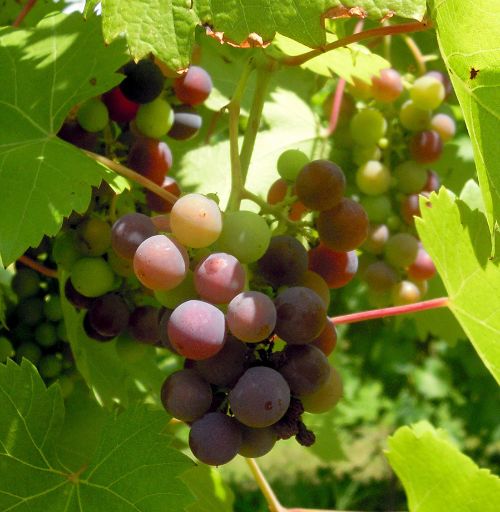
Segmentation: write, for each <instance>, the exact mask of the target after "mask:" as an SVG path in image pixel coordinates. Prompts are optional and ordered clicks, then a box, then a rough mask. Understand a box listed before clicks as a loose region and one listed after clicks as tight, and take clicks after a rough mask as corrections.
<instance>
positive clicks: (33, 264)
mask: <svg viewBox="0 0 500 512" xmlns="http://www.w3.org/2000/svg"><path fill="white" fill-rule="evenodd" d="M18 261H20V262H21V263H22V264H23V265H26V266H27V267H29V268H31V269H33V270H36V271H37V272H39V273H40V274H43V275H44V276H47V277H53V278H54V279H57V278H58V277H59V274H58V273H57V270H54V269H52V268H47V267H45V266H43V265H42V264H41V263H38V261H35V260H32V259H31V258H30V257H29V256H26V255H25V254H23V255H22V256H19V258H18Z"/></svg>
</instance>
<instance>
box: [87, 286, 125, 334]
mask: <svg viewBox="0 0 500 512" xmlns="http://www.w3.org/2000/svg"><path fill="white" fill-rule="evenodd" d="M87 317H88V322H89V325H90V327H92V329H93V330H94V331H97V332H98V333H99V334H100V335H101V336H111V337H115V336H118V335H119V334H120V333H122V332H123V331H124V330H125V329H126V328H127V325H128V321H129V318H130V311H129V309H128V306H127V303H126V302H125V300H124V299H123V297H121V296H120V295H118V294H117V293H107V294H105V295H102V296H101V297H98V298H96V299H95V300H94V301H93V302H92V305H91V306H90V308H89V311H88V314H87Z"/></svg>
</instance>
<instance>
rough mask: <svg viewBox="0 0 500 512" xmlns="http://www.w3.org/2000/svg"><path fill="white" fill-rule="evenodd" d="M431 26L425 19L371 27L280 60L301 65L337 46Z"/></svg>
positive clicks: (287, 64)
mask: <svg viewBox="0 0 500 512" xmlns="http://www.w3.org/2000/svg"><path fill="white" fill-rule="evenodd" d="M431 26H432V24H431V22H430V21H428V20H424V21H417V22H412V23H401V24H400V25H388V26H383V27H377V28H371V29H368V30H363V31H362V32H358V33H357V34H352V35H350V36H346V37H343V38H342V39H338V40H337V41H333V42H332V43H329V44H327V45H325V46H323V47H321V48H316V49H315V50H311V51H309V52H306V53H302V54H300V55H294V56H289V57H285V58H283V59H280V60H279V62H280V63H281V64H285V65H286V66H300V65H301V64H304V62H307V61H308V60H311V59H314V57H318V56H319V55H322V54H323V53H326V52H329V51H331V50H335V49H337V48H341V47H342V46H347V45H349V44H352V43H357V42H359V41H363V40H365V39H371V38H372V37H379V36H388V35H392V34H410V33H412V32H422V31H424V30H428V29H429V28H431Z"/></svg>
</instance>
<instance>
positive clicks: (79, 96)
mask: <svg viewBox="0 0 500 512" xmlns="http://www.w3.org/2000/svg"><path fill="white" fill-rule="evenodd" d="M126 59H127V57H126V56H125V55H124V51H123V44H122V43H120V42H117V43H116V44H113V45H111V46H109V47H105V46H104V45H103V43H102V38H101V36H100V24H99V20H98V18H89V19H88V20H87V22H85V21H84V19H83V17H82V16H81V15H80V14H78V13H75V14H73V15H71V16H66V15H63V14H59V15H51V16H49V17H47V18H45V19H44V20H42V22H40V24H39V25H38V26H37V27H36V28H35V29H33V30H15V29H11V28H3V29H0V188H1V189H2V190H3V191H4V192H3V196H2V201H1V203H0V254H1V257H2V260H3V263H4V265H8V264H10V263H11V262H12V261H14V260H15V259H16V258H17V257H18V256H20V255H21V254H22V253H23V252H24V251H25V250H26V249H27V248H28V247H29V246H37V245H38V243H39V242H40V240H41V238H42V236H43V235H44V234H48V235H55V234H56V233H57V231H58V230H59V228H60V227H61V224H62V221H63V218H64V217H65V216H67V215H69V214H70V213H71V211H72V210H76V211H78V212H84V211H85V209H86V208H87V206H88V203H89V201H90V195H91V186H92V185H98V184H99V183H100V181H101V180H102V179H103V178H106V179H107V180H109V181H113V180H114V179H115V174H114V173H111V172H110V171H108V170H107V169H105V168H104V167H103V166H101V165H100V164H98V163H96V162H94V161H93V160H92V159H90V158H88V157H87V156H86V155H85V154H84V153H82V152H81V151H80V150H78V149H77V148H75V147H74V146H72V145H70V144H68V143H66V142H64V141H62V140H60V139H58V138H57V137H56V134H57V132H58V130H59V128H60V127H61V125H62V123H63V121H64V118H65V117H66V115H67V114H68V112H69V111H70V109H71V108H72V107H73V106H74V105H76V104H77V103H79V102H81V101H83V100H86V99H87V98H90V97H92V96H95V95H97V94H100V93H101V92H104V91H106V90H108V89H110V88H111V87H113V86H114V85H116V84H117V83H118V82H119V81H120V75H118V74H117V73H115V72H114V70H115V69H117V68H118V67H119V66H120V65H121V64H123V63H124V62H125V60H126Z"/></svg>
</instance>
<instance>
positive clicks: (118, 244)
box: [111, 213, 158, 260]
mask: <svg viewBox="0 0 500 512" xmlns="http://www.w3.org/2000/svg"><path fill="white" fill-rule="evenodd" d="M157 233H158V230H157V229H156V227H155V225H154V224H153V222H152V220H151V219H150V218H149V217H148V216H147V215H144V214H142V213H127V214H126V215H124V216H123V217H120V218H119V219H118V220H117V221H116V222H115V223H114V224H113V228H112V232H111V246H112V247H113V250H114V251H115V252H116V254H118V256H120V257H122V258H125V259H128V260H132V259H133V258H134V254H135V251H136V250H137V248H138V247H139V245H141V244H142V242H144V240H146V239H147V238H149V237H151V236H154V235H156V234H157Z"/></svg>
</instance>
